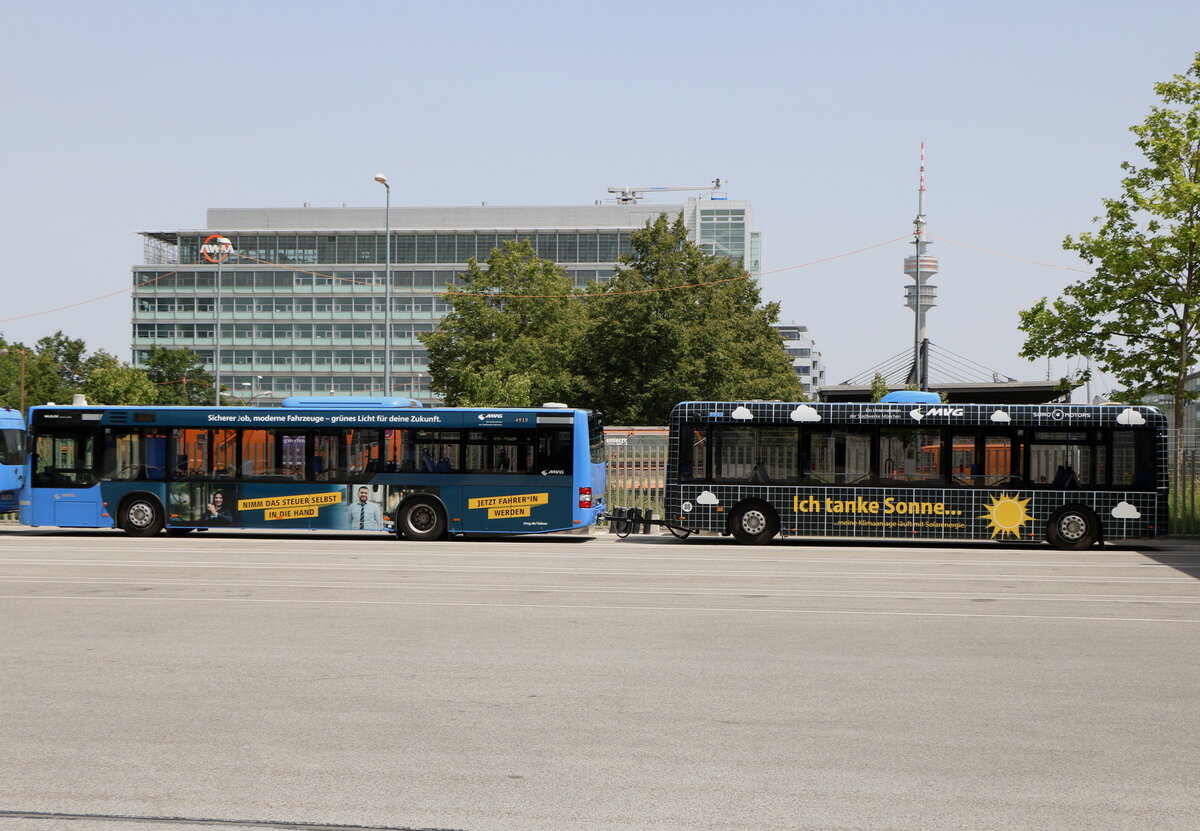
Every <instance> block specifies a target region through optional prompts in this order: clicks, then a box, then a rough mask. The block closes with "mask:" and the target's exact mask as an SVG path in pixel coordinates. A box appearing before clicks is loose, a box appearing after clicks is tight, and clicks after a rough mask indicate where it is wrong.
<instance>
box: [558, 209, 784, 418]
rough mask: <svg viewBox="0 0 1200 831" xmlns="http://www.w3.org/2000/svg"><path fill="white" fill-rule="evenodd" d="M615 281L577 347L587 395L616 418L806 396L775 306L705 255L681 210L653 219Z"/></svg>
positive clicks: (600, 289) (599, 296)
mask: <svg viewBox="0 0 1200 831" xmlns="http://www.w3.org/2000/svg"><path fill="white" fill-rule="evenodd" d="M630 242H631V244H632V246H633V251H634V253H633V254H632V256H626V257H623V258H622V262H623V263H624V265H625V267H623V268H619V269H618V270H617V273H616V275H615V276H614V277H613V278H612V280H611V281H609V282H607V283H603V284H593V285H592V286H591V287H590V292H591V294H592V299H590V300H588V301H587V302H588V304H589V305H588V321H587V336H586V337H585V338H584V339H583V340H582V341H581V344H582V347H583V348H582V349H580V350H579V351H577V352H576V355H575V358H576V364H575V368H576V374H577V377H578V378H579V379H580V384H581V386H582V390H581V392H582V396H581V398H580V399H579V400H581V401H582V403H584V404H585V405H586V406H590V407H594V408H596V409H599V410H601V411H602V412H603V413H604V416H605V419H606V421H608V423H610V424H665V423H666V420H667V416H668V414H669V413H670V411H671V407H672V406H673V405H674V404H675V403H676V402H679V401H686V400H705V399H713V400H736V399H755V398H757V399H783V400H792V401H797V400H803V399H804V392H803V388H802V387H801V385H800V381H799V379H798V378H797V377H796V374H795V372H794V371H793V369H792V366H791V362H790V361H789V359H788V357H787V354H786V353H785V352H784V349H783V341H782V338H781V336H780V334H779V333H778V331H776V330H775V329H773V328H772V327H771V324H772V323H774V322H776V321H777V320H778V318H779V305H778V304H777V303H767V304H763V303H762V298H761V295H760V292H759V288H758V285H757V284H756V283H755V282H754V281H753V280H751V279H749V277H748V275H747V274H746V272H745V269H743V268H742V266H741V264H740V263H734V262H733V261H731V260H730V259H729V258H728V257H725V258H720V259H718V258H716V257H713V256H710V255H708V254H706V253H705V252H704V251H702V250H701V249H700V248H699V247H698V246H697V245H696V244H695V243H693V242H692V241H691V240H689V239H688V237H687V229H686V228H685V227H684V224H683V218H682V216H680V217H676V219H675V220H674V221H673V222H671V221H669V220H668V219H667V216H666V215H665V214H661V215H659V216H658V217H657V218H656V219H654V220H652V221H648V222H647V223H646V227H645V228H643V229H642V230H640V231H637V232H635V233H634V234H633V235H632V236H631V238H630Z"/></svg>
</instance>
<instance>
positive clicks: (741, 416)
mask: <svg viewBox="0 0 1200 831" xmlns="http://www.w3.org/2000/svg"><path fill="white" fill-rule="evenodd" d="M729 417H730V418H736V419H737V420H738V421H749V420H750V419H752V418H754V413H752V412H750V410H749V409H748V408H746V407H738V408H737V409H736V410H734V411H733V412H732V413H730V414H729Z"/></svg>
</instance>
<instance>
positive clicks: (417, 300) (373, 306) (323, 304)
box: [134, 295, 450, 317]
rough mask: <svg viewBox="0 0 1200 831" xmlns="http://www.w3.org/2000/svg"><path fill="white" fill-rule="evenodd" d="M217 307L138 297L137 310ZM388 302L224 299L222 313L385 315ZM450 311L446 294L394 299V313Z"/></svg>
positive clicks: (205, 311)
mask: <svg viewBox="0 0 1200 831" xmlns="http://www.w3.org/2000/svg"><path fill="white" fill-rule="evenodd" d="M214 305H215V301H214V298H212V297H137V298H135V299H134V311H135V313H137V314H154V315H165V314H174V315H176V316H181V317H188V316H192V315H198V314H200V315H212V314H213V307H214ZM384 309H385V302H384V299H383V298H382V297H373V296H370V295H360V296H357V297H337V296H326V297H318V298H291V297H270V296H267V297H253V296H245V297H223V298H221V314H222V315H227V314H276V315H291V316H296V315H323V314H341V315H382V314H383V313H384ZM449 311H450V304H449V303H448V302H447V301H446V299H445V296H444V295H428V296H421V295H415V296H411V297H394V298H392V312H393V313H415V314H426V315H428V314H437V315H443V314H446V313H447V312H449Z"/></svg>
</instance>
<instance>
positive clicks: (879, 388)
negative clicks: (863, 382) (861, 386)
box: [871, 372, 891, 401]
mask: <svg viewBox="0 0 1200 831" xmlns="http://www.w3.org/2000/svg"><path fill="white" fill-rule="evenodd" d="M889 392H891V389H890V388H889V387H888V382H887V379H886V378H884V377H883V373H881V372H876V373H875V377H874V378H872V379H871V400H872V401H882V400H883V397H884V396H885V395H887V394H888V393H889Z"/></svg>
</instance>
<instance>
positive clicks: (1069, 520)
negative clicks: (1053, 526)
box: [1058, 514, 1088, 542]
mask: <svg viewBox="0 0 1200 831" xmlns="http://www.w3.org/2000/svg"><path fill="white" fill-rule="evenodd" d="M1087 532H1088V524H1087V520H1086V519H1084V518H1083V517H1082V516H1080V515H1079V514H1067V515H1066V516H1064V517H1063V518H1062V519H1060V520H1059V521H1058V534H1059V536H1061V537H1062V538H1063V539H1064V540H1068V541H1069V542H1078V541H1079V540H1081V539H1083V538H1084V537H1085V536H1086V535H1087Z"/></svg>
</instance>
